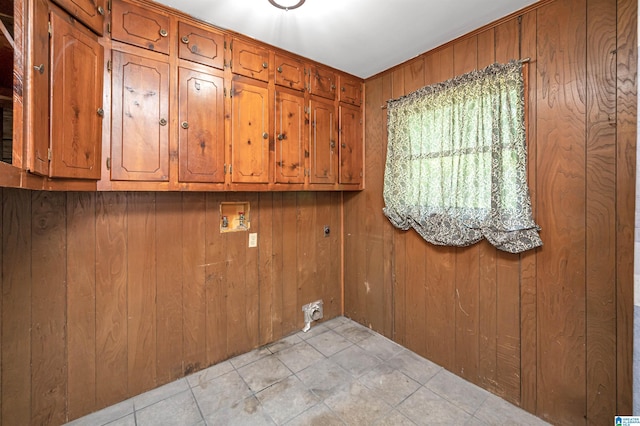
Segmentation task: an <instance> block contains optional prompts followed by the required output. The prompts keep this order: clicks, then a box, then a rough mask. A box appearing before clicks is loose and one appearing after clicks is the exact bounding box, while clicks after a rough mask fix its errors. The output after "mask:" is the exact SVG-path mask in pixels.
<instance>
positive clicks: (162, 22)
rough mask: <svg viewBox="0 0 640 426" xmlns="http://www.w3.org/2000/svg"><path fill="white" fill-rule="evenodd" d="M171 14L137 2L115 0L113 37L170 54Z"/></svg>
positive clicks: (113, 6) (113, 7)
mask: <svg viewBox="0 0 640 426" xmlns="http://www.w3.org/2000/svg"><path fill="white" fill-rule="evenodd" d="M169 21H170V20H169V16H168V15H166V14H162V13H158V12H156V11H155V10H151V9H149V8H146V7H142V6H138V5H137V4H133V3H127V2H124V1H120V0H114V1H113V4H112V11H111V22H112V24H111V27H112V29H111V38H113V40H117V41H121V42H123V43H128V44H131V45H133V46H138V47H142V48H145V49H148V50H153V51H155V52H160V53H164V54H169V46H170V43H171V40H172V37H170V26H169Z"/></svg>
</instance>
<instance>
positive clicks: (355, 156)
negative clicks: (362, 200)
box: [338, 105, 362, 184]
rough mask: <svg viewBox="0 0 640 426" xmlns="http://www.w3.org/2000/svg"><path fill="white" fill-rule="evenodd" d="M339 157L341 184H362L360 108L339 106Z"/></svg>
mask: <svg viewBox="0 0 640 426" xmlns="http://www.w3.org/2000/svg"><path fill="white" fill-rule="evenodd" d="M338 134H339V143H340V147H339V157H340V179H339V182H340V183H341V184H360V182H362V120H361V112H360V108H358V107H355V106H350V105H340V124H339V130H338Z"/></svg>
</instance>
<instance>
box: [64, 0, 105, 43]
mask: <svg viewBox="0 0 640 426" xmlns="http://www.w3.org/2000/svg"><path fill="white" fill-rule="evenodd" d="M54 2H55V3H57V4H59V5H60V6H61V7H62V8H64V9H65V10H66V11H67V12H69V13H70V14H71V15H73V16H74V17H75V18H77V19H78V20H79V21H80V22H82V23H83V24H85V25H86V26H87V27H89V28H91V29H92V30H93V31H95V32H96V33H97V34H99V35H102V33H103V32H104V15H105V8H106V3H107V1H106V0H54Z"/></svg>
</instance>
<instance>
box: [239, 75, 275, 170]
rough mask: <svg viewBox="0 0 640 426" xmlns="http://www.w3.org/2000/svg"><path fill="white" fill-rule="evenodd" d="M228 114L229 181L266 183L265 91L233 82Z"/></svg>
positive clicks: (267, 113) (267, 94) (261, 87)
mask: <svg viewBox="0 0 640 426" xmlns="http://www.w3.org/2000/svg"><path fill="white" fill-rule="evenodd" d="M232 96H233V97H232V99H231V105H232V115H231V168H232V169H231V181H232V182H238V183H268V182H269V133H268V132H269V124H268V123H269V110H268V105H269V102H268V96H269V91H268V89H267V87H266V86H257V85H253V84H248V83H242V82H234V84H233V88H232Z"/></svg>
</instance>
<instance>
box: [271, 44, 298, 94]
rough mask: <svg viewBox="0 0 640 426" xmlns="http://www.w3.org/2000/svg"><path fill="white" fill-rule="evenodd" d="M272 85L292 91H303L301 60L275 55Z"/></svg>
mask: <svg viewBox="0 0 640 426" xmlns="http://www.w3.org/2000/svg"><path fill="white" fill-rule="evenodd" d="M275 67H276V72H275V74H274V83H275V84H276V86H282V87H288V88H290V89H294V90H304V89H305V68H304V65H303V63H302V61H301V60H299V59H296V58H293V57H291V56H289V55H283V54H281V53H276V54H275Z"/></svg>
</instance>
